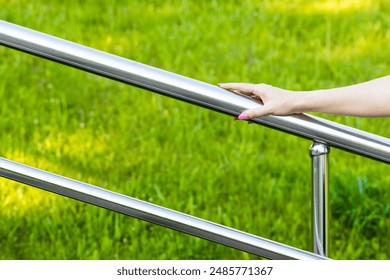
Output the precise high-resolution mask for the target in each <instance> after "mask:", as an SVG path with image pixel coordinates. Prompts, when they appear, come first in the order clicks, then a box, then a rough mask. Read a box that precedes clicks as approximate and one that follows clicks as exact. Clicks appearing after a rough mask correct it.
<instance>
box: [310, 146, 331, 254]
mask: <svg viewBox="0 0 390 280" xmlns="http://www.w3.org/2000/svg"><path fill="white" fill-rule="evenodd" d="M329 152H330V149H329V147H328V146H327V145H325V144H323V143H319V142H314V143H313V144H312V145H311V146H310V156H311V158H312V184H313V189H312V192H313V193H312V195H313V197H312V213H313V217H312V228H313V229H312V234H313V252H314V253H316V254H319V255H321V256H327V255H328V254H329V251H328V231H329V229H328V219H329V215H328V203H329V202H328V192H329V189H328V188H329V186H328V183H329V177H328V171H329V170H328V168H329V167H328V155H329Z"/></svg>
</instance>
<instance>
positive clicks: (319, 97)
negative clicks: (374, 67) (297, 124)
mask: <svg viewBox="0 0 390 280" xmlns="http://www.w3.org/2000/svg"><path fill="white" fill-rule="evenodd" d="M219 86H220V87H222V88H224V89H227V90H230V91H235V92H238V93H241V94H244V95H248V96H251V97H253V98H256V99H259V100H261V101H262V103H263V104H264V105H263V106H259V107H258V108H254V109H250V110H246V111H244V112H242V113H241V114H240V115H239V116H238V119H240V120H247V119H253V118H257V117H261V116H265V115H277V116H285V115H292V114H300V113H304V112H319V113H325V114H337V115H347V116H357V117H389V116H390V75H389V76H385V77H381V78H378V79H375V80H371V81H367V82H364V83H359V84H354V85H350V86H346V87H339V88H331V89H322V90H312V91H291V90H286V89H281V88H278V87H274V86H271V85H267V84H249V83H224V84H220V85H219Z"/></svg>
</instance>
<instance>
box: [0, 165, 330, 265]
mask: <svg viewBox="0 0 390 280" xmlns="http://www.w3.org/2000/svg"><path fill="white" fill-rule="evenodd" d="M0 176H2V177H5V178H8V179H11V180H15V181H18V182H21V183H24V184H28V185H31V186H35V187H38V188H40V189H43V190H47V191H50V192H54V193H57V194H60V195H64V196H67V197H70V198H74V199H76V200H80V201H84V202H87V203H90V204H93V205H96V206H100V207H103V208H106V209H110V210H113V211H116V212H119V213H122V214H125V215H129V216H132V217H135V218H138V219H142V220H145V221H149V222H152V223H155V224H158V225H161V226H165V227H168V228H171V229H174V230H178V231H181V232H185V233H188V234H191V235H194V236H198V237H201V238H204V239H207V240H210V241H213V242H217V243H220V244H223V245H226V246H229V247H233V248H236V249H240V250H243V251H246V252H249V253H252V254H255V255H259V256H262V257H265V258H269V259H318V260H321V259H326V258H325V257H322V256H319V255H316V254H313V253H310V252H306V251H303V250H299V249H296V248H293V247H290V246H286V245H284V244H280V243H277V242H274V241H271V240H267V239H264V238H261V237H257V236H254V235H251V234H248V233H244V232H241V231H238V230H235V229H232V228H228V227H224V226H221V225H218V224H215V223H211V222H209V221H206V220H202V219H199V218H196V217H193V216H189V215H186V214H183V213H180V212H177V211H173V210H171V209H167V208H164V207H160V206H157V205H154V204H151V203H147V202H144V201H141V200H138V199H135V198H132V197H129V196H125V195H121V194H118V193H114V192H111V191H108V190H105V189H102V188H98V187H95V186H92V185H89V184H86V183H82V182H78V181H75V180H72V179H68V178H65V177H62V176H59V175H55V174H52V173H49V172H46V171H43V170H39V169H36V168H32V167H29V166H26V165H22V164H19V163H16V162H13V161H10V160H6V159H4V158H0Z"/></svg>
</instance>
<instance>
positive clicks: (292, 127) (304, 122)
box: [0, 21, 390, 163]
mask: <svg viewBox="0 0 390 280" xmlns="http://www.w3.org/2000/svg"><path fill="white" fill-rule="evenodd" d="M129 40H131V38H129ZM0 44H1V45H4V46H8V47H11V48H14V49H17V50H20V51H24V52H27V53H31V54H33V55H37V56H41V57H43V58H46V59H50V60H53V61H57V62H60V63H63V64H66V65H70V66H73V67H76V68H79V69H82V70H85V71H88V72H92V73H95V74H98V75H102V76H105V77H108V78H112V79H115V80H118V81H121V82H124V83H127V84H131V85H134V86H138V87H141V88H145V89H148V90H151V91H154V92H157V93H160V94H163V95H166V96H169V97H173V98H176V99H179V100H183V101H185V102H189V103H193V104H196V105H199V106H202V107H206V108H209V109H212V110H216V111H219V112H222V113H225V114H229V115H238V114H239V113H240V112H241V111H242V110H245V109H248V108H254V107H257V106H261V105H260V104H259V103H257V102H256V101H254V100H252V99H249V98H246V97H243V96H239V95H237V94H235V93H232V92H229V91H226V90H223V89H221V88H219V87H217V86H214V85H210V84H207V83H204V82H200V81H197V80H194V79H190V78H187V77H184V76H180V75H177V74H173V73H170V72H167V71H164V70H161V69H157V68H154V67H151V66H147V65H144V64H141V63H138V62H135V61H132V60H129V59H125V58H122V57H119V56H115V55H112V54H108V53H105V52H102V51H98V50H96V49H92V48H89V47H85V46H82V45H79V44H76V43H72V42H69V41H66V40H63V39H59V38H56V37H53V36H50V35H47V34H43V33H40V32H37V31H33V30H31V29H28V28H24V27H21V26H18V25H15V24H12V23H8V22H5V21H0ZM253 122H254V123H257V124H261V125H265V126H268V127H272V128H275V129H278V130H282V131H285V132H288V133H291V134H295V135H298V136H301V137H304V138H307V139H311V140H316V141H322V142H325V143H327V144H329V145H331V146H334V147H337V148H341V149H344V150H347V151H350V152H354V153H357V154H360V155H363V156H367V157H370V158H374V159H377V160H380V161H384V162H387V163H390V139H387V138H384V137H380V136H377V135H374V134H371V133H367V132H364V131H361V130H358V129H354V128H350V127H348V126H345V125H341V124H337V123H334V122H331V121H327V120H324V119H321V118H318V117H314V116H310V115H307V114H301V115H294V116H287V117H278V116H265V117H261V118H257V119H254V120H253Z"/></svg>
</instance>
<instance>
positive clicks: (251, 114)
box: [237, 105, 269, 120]
mask: <svg viewBox="0 0 390 280" xmlns="http://www.w3.org/2000/svg"><path fill="white" fill-rule="evenodd" d="M265 115H269V112H268V110H267V108H266V106H264V105H263V106H260V107H257V108H254V109H249V110H246V111H244V112H242V113H241V114H240V115H239V116H238V117H237V120H250V119H254V118H258V117H262V116H265Z"/></svg>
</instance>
